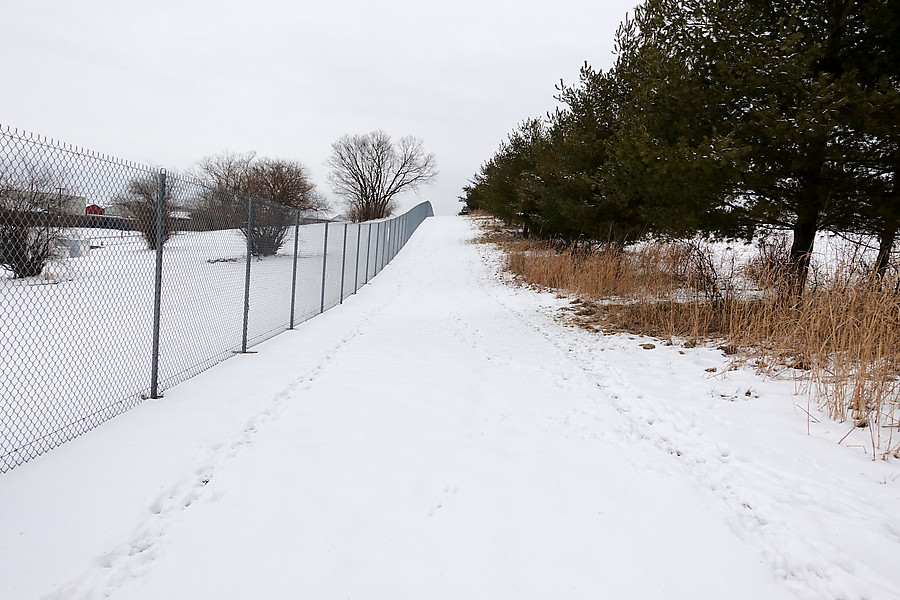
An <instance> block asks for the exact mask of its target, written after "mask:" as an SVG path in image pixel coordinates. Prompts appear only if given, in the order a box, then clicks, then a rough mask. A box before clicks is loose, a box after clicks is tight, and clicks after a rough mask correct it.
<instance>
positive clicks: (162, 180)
mask: <svg viewBox="0 0 900 600" xmlns="http://www.w3.org/2000/svg"><path fill="white" fill-rule="evenodd" d="M165 204H166V170H165V169H160V170H159V178H158V181H157V184H156V279H155V281H154V288H153V349H152V353H151V358H150V397H151V398H159V326H160V318H161V309H162V263H163V233H164V230H163V221H164V220H165Z"/></svg>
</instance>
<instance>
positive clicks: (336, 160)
mask: <svg viewBox="0 0 900 600" xmlns="http://www.w3.org/2000/svg"><path fill="white" fill-rule="evenodd" d="M325 164H326V165H328V166H329V167H331V173H330V174H329V176H328V182H329V184H330V185H331V189H332V190H333V191H334V193H336V194H337V195H339V196H340V197H342V198H343V199H344V201H345V202H346V204H347V208H348V217H349V218H350V219H352V220H354V221H368V220H371V219H382V218H384V217H387V216H389V215H390V214H392V213H393V212H394V210H396V202H395V197H396V196H397V195H399V194H402V193H403V192H408V191H414V190H417V189H418V188H419V187H421V186H422V185H426V184H429V183H431V182H433V181H434V180H435V179H436V178H437V164H436V162H435V158H434V154H426V152H425V149H424V147H423V145H422V140H420V139H418V138H415V137H411V136H407V137H404V138H401V139H400V141H399V142H398V143H397V144H396V145H394V144H393V143H392V142H391V138H390V136H389V135H388V134H387V133H385V132H384V131H373V132H371V133H367V134H363V135H352V136H351V135H345V136H343V137H342V138H340V139H339V140H338V141H336V142H335V143H334V144H332V145H331V156H330V157H329V159H328V161H326V163H325Z"/></svg>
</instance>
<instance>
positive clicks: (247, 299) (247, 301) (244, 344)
mask: <svg viewBox="0 0 900 600" xmlns="http://www.w3.org/2000/svg"><path fill="white" fill-rule="evenodd" d="M249 198H250V200H249V201H248V202H247V266H246V269H245V271H244V330H243V333H242V335H241V353H242V354H246V353H247V327H248V325H249V323H250V258H251V256H252V254H253V245H252V241H253V196H250V197H249Z"/></svg>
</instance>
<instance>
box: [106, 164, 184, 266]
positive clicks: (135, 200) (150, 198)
mask: <svg viewBox="0 0 900 600" xmlns="http://www.w3.org/2000/svg"><path fill="white" fill-rule="evenodd" d="M173 179H174V177H173ZM158 195H159V181H158V179H157V177H156V176H155V175H152V174H151V175H147V176H146V177H139V178H136V179H132V180H131V181H130V182H128V186H127V187H126V189H125V192H124V193H123V194H121V195H120V196H119V197H118V198H116V204H118V205H119V206H121V207H122V208H123V210H124V212H125V214H126V215H127V216H129V217H131V218H132V219H134V222H133V227H134V228H135V229H136V230H137V231H138V232H140V234H141V236H142V237H143V238H144V241H145V242H146V243H147V248H149V249H150V250H156V248H157V246H158V245H159V244H162V245H165V243H166V242H167V241H169V238H170V237H172V233H173V232H174V230H175V227H174V222H173V219H172V211H173V210H174V205H173V200H172V186H171V185H167V186H166V192H165V195H164V197H163V229H162V238H161V239H157V233H158V232H157V228H156V221H157V211H158V210H159V208H158V204H159V200H158Z"/></svg>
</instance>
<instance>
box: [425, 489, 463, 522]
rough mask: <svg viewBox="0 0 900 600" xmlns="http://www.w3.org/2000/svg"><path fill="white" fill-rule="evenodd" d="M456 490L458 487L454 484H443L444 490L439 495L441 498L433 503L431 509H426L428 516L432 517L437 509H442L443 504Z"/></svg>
mask: <svg viewBox="0 0 900 600" xmlns="http://www.w3.org/2000/svg"><path fill="white" fill-rule="evenodd" d="M458 491H459V488H458V487H456V486H455V485H447V486H444V492H443V494H442V496H441V499H440V500H438V502H437V504H435V505H434V506H432V507H431V510H429V511H428V516H429V517H433V516H434V514H435V513H436V512H437V511H438V510H440V509H442V508H443V507H444V505H445V504H446V503H447V501H448V500H449V499H450V498H452V497H453V496H455V495H456V493H457V492H458Z"/></svg>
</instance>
